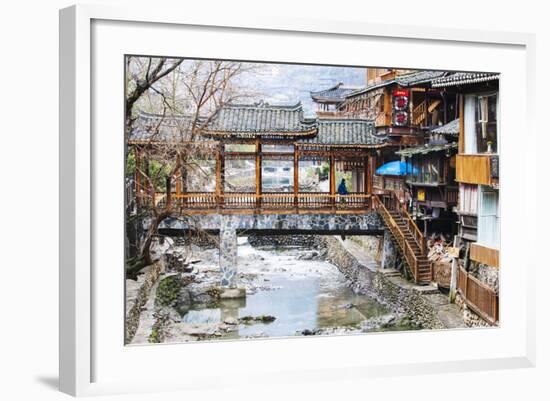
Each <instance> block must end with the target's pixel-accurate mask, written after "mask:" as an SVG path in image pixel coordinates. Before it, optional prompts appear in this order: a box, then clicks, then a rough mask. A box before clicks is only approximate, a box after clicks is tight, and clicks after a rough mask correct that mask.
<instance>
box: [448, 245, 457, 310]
mask: <svg viewBox="0 0 550 401" xmlns="http://www.w3.org/2000/svg"><path fill="white" fill-rule="evenodd" d="M453 248H458V235H455V237H454V240H453ZM457 269H458V256H457V257H456V258H453V261H452V264H451V284H450V286H449V302H450V303H454V302H455V298H456V287H457V284H456V281H457Z"/></svg>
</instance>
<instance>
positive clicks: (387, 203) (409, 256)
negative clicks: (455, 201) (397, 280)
mask: <svg viewBox="0 0 550 401" xmlns="http://www.w3.org/2000/svg"><path fill="white" fill-rule="evenodd" d="M397 202H399V199H397ZM373 205H375V207H376V209H377V210H378V212H379V213H380V215H381V216H382V219H383V220H384V223H385V224H386V226H387V227H388V229H389V230H390V232H391V234H392V235H393V237H394V238H395V240H396V242H397V244H398V246H399V247H400V248H401V251H402V252H403V256H404V257H405V260H406V261H407V264H408V265H409V269H410V270H411V273H412V275H413V277H414V280H415V281H418V260H417V257H416V255H415V254H414V251H413V249H412V247H411V245H410V244H409V242H408V241H407V240H406V238H405V233H404V232H403V231H402V230H401V229H400V228H399V226H398V225H397V223H396V222H395V220H394V218H393V217H392V216H391V214H390V212H389V210H393V211H395V209H391V208H397V207H398V206H397V204H396V203H395V199H393V198H392V197H391V196H390V197H389V198H384V200H383V201H382V200H381V199H380V198H379V196H378V195H374V196H373ZM388 208H390V209H388Z"/></svg>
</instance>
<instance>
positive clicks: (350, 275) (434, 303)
mask: <svg viewBox="0 0 550 401" xmlns="http://www.w3.org/2000/svg"><path fill="white" fill-rule="evenodd" d="M323 238H324V241H325V243H326V246H327V248H328V252H327V260H328V261H330V262H331V263H333V264H334V265H336V266H337V267H338V268H339V269H340V271H341V272H342V273H343V274H344V275H345V276H346V278H347V279H348V280H349V281H350V284H351V287H352V289H353V290H354V291H355V292H356V293H359V294H366V295H369V296H370V297H372V298H374V299H376V300H377V301H378V302H380V303H381V304H384V305H386V306H388V307H389V308H391V309H392V310H393V311H395V312H396V313H400V314H403V315H405V316H407V317H408V318H409V319H410V320H411V321H412V322H414V323H416V324H419V325H421V326H422V327H424V328H429V329H442V328H445V327H446V326H445V324H444V322H443V321H442V320H441V319H440V318H439V316H438V311H439V307H440V306H441V299H439V297H440V296H441V294H439V291H437V289H435V288H433V289H432V288H430V287H425V288H423V289H422V290H419V289H418V286H415V285H414V284H411V283H409V282H407V281H406V280H404V279H403V278H401V277H399V276H390V275H385V274H384V273H382V272H380V271H374V270H371V269H369V268H367V267H366V266H364V265H362V264H361V263H360V262H359V261H358V260H357V259H356V258H355V257H354V256H353V255H352V254H351V253H350V252H349V251H348V250H347V249H346V248H345V247H344V246H343V244H342V243H341V242H340V241H339V240H338V239H337V238H335V237H323Z"/></svg>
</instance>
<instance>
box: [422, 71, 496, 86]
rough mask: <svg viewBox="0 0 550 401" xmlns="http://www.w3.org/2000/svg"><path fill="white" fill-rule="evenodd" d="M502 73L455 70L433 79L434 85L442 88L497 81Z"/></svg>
mask: <svg viewBox="0 0 550 401" xmlns="http://www.w3.org/2000/svg"><path fill="white" fill-rule="evenodd" d="M499 78H500V74H497V73H493V72H455V73H453V74H449V75H446V76H444V77H441V78H436V79H434V80H433V81H432V87H434V88H442V87H445V86H454V85H468V84H477V83H479V82H487V81H495V80H498V79H499Z"/></svg>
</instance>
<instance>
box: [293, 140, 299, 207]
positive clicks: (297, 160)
mask: <svg viewBox="0 0 550 401" xmlns="http://www.w3.org/2000/svg"><path fill="white" fill-rule="evenodd" d="M298 169H299V157H298V149H297V147H296V144H294V207H295V208H296V211H298V190H299V185H298Z"/></svg>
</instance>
